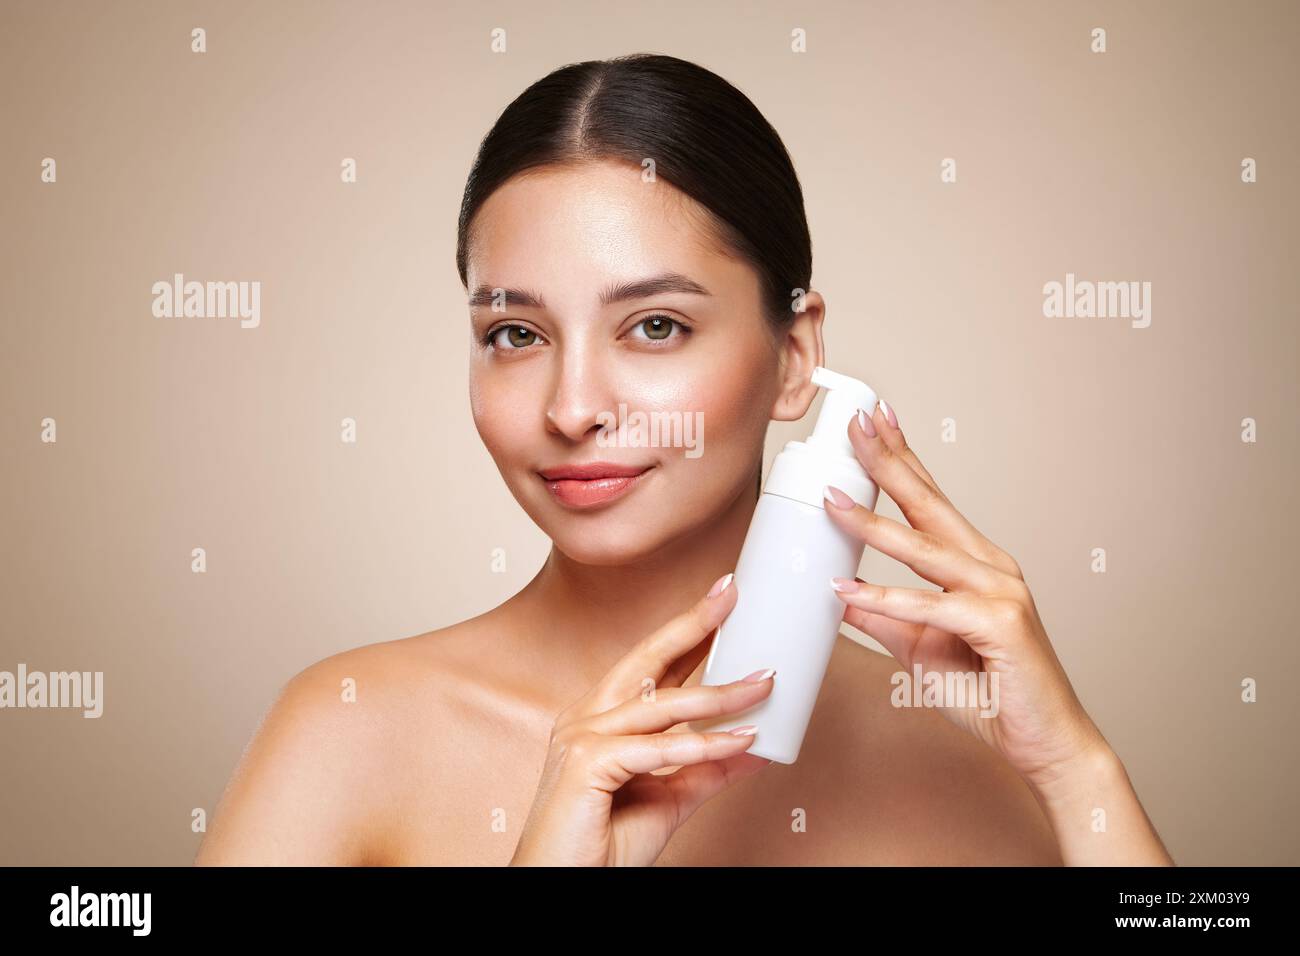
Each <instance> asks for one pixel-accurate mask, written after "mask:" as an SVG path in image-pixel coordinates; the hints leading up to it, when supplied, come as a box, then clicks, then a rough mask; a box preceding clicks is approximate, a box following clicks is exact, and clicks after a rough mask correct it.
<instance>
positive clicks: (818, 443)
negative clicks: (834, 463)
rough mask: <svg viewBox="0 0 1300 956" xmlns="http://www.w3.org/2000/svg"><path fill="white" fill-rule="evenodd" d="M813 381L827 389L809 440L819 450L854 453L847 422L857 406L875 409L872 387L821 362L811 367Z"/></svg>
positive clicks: (872, 410)
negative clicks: (813, 367)
mask: <svg viewBox="0 0 1300 956" xmlns="http://www.w3.org/2000/svg"><path fill="white" fill-rule="evenodd" d="M812 382H813V384H814V385H818V386H820V387H822V388H824V389H826V398H825V399H823V401H822V410H821V412H820V413H819V414H818V415H817V425H816V427H814V428H813V433H812V434H811V435H809V436H808V444H809V445H812V446H814V447H815V448H817V449H818V450H819V451H822V450H824V451H826V452H827V453H830V454H837V455H847V456H848V457H850V458H852V457H854V454H853V445H852V443H851V442H850V441H849V433H848V427H849V422H850V421H852V419H853V416H854V415H856V414H857V413H858V409H859V408H865V409H866V410H867V414H868V415H870V414H871V413H872V412H874V411H875V410H876V393H875V391H874V390H873V389H872V388H871V386H870V385H867V384H866V383H865V382H859V381H858V380H857V379H856V378H850V377H849V376H848V375H841V374H840V373H839V372H832V371H831V370H830V369H828V368H822V367H821V366H820V365H818V366H817V367H816V368H815V369H813V373H812Z"/></svg>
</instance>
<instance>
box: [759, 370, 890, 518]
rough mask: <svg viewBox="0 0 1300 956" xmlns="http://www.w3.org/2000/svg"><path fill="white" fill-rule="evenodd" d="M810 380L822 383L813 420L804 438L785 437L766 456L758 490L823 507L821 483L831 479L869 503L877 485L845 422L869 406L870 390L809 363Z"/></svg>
mask: <svg viewBox="0 0 1300 956" xmlns="http://www.w3.org/2000/svg"><path fill="white" fill-rule="evenodd" d="M812 381H813V384H814V385H817V386H819V387H821V388H824V389H826V397H825V398H824V399H823V400H822V407H821V411H820V412H818V414H817V424H816V425H815V426H814V427H813V432H812V434H811V435H809V436H808V438H807V440H806V441H792V442H786V446H785V448H783V449H782V450H781V453H780V454H779V455H777V456H776V460H775V461H773V462H772V468H771V470H770V471H769V472H768V475H767V483H766V484H765V485H764V486H763V492H764V494H774V495H780V496H781V497H783V498H791V499H793V500H795V501H802V502H803V503H804V504H808V505H812V506H813V507H817V508H824V507H825V499H824V498H823V493H824V491H825V488H826V486H827V485H834V486H835V487H837V488H839V489H840V490H841V491H843V492H844V493H845V494H846V495H848V496H849V497H850V498H852V499H853V500H854V501H856V502H858V503H859V504H861V505H864V506H866V507H867V508H868V509H873V508H875V506H876V495H877V492H878V489H877V487H876V483H875V482H874V481H872V480H871V477H870V476H869V475H868V474H867V472H866V469H864V468H863V467H862V463H861V462H860V461H858V457H857V453H856V452H854V450H853V443H852V442H850V441H849V422H850V421H852V420H853V416H854V415H856V414H857V413H858V409H859V408H865V409H866V410H867V411H868V412H872V411H875V408H876V393H875V390H874V389H872V388H871V386H869V385H867V384H866V383H865V382H860V381H858V380H857V379H856V378H851V377H850V376H848V375H841V374H840V373H839V372H832V371H831V370H830V369H828V368H822V367H821V366H820V365H819V366H817V367H816V368H815V369H813V373H812Z"/></svg>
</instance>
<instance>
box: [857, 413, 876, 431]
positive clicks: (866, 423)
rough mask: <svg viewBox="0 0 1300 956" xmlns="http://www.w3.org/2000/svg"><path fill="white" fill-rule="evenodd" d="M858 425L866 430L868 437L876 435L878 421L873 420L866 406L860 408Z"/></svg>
mask: <svg viewBox="0 0 1300 956" xmlns="http://www.w3.org/2000/svg"><path fill="white" fill-rule="evenodd" d="M858 427H859V428H861V429H862V430H863V431H864V432H866V434H867V437H868V438H875V437H876V423H875V422H873V421H872V420H871V416H870V415H868V414H867V410H866V409H865V408H859V409H858Z"/></svg>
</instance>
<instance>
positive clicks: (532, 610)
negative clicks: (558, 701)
mask: <svg viewBox="0 0 1300 956" xmlns="http://www.w3.org/2000/svg"><path fill="white" fill-rule="evenodd" d="M756 505H757V500H756V499H755V497H754V490H753V487H752V486H750V485H746V487H745V489H744V490H743V491H742V492H740V493H739V494H738V495H737V496H736V498H735V500H734V501H733V502H732V503H731V505H730V506H729V507H728V508H727V509H726V510H725V511H723V512H722V513H721V514H720V515H719V516H718V517H717V518H716V519H715V520H714V521H712V522H710V523H709V524H706V525H703V526H701V527H699V528H697V529H696V530H695V531H694V532H692V533H691V534H690V535H687V536H686V537H683V538H681V539H679V540H677V541H674V542H672V543H671V544H669V545H667V546H666V547H663V548H661V549H659V550H658V551H656V552H655V553H654V554H653V555H652V556H650V557H649V558H647V559H645V560H643V561H639V562H637V563H634V564H625V565H617V566H596V565H589V564H580V563H578V562H576V561H574V560H572V559H571V558H569V557H568V556H567V555H565V554H564V553H563V552H561V551H560V550H559V549H558V548H555V547H552V548H551V553H550V555H549V556H548V557H547V559H546V563H545V564H543V565H542V568H541V570H539V571H538V572H537V574H536V575H535V576H534V577H533V579H532V580H531V581H530V582H529V583H528V584H527V585H526V586H525V587H524V588H523V590H521V591H520V592H519V593H518V594H517V595H515V597H514V598H513V599H512V600H511V602H510V603H511V604H512V605H514V607H513V608H512V609H511V610H512V611H514V612H515V613H518V614H521V615H523V616H524V617H523V618H522V619H523V620H526V621H530V622H533V630H534V633H535V634H537V636H538V639H539V640H542V641H545V642H548V643H553V644H554V645H555V649H558V648H560V647H562V648H563V650H564V652H565V654H566V655H570V659H571V660H572V662H573V664H574V666H575V670H576V671H577V673H575V675H574V677H575V678H576V679H577V681H578V683H579V684H583V683H584V682H587V683H586V684H585V685H584V686H590V684H594V683H595V681H596V680H598V679H599V678H600V677H601V676H602V675H603V674H604V673H605V672H606V671H608V670H609V668H610V667H612V666H613V665H614V663H615V662H616V661H617V660H618V659H619V658H620V657H622V656H623V655H624V654H625V653H626V652H627V651H628V649H629V648H631V647H632V645H634V644H636V643H637V642H638V641H640V640H641V639H642V638H644V637H646V636H648V635H649V634H650V633H652V632H653V631H655V630H656V629H658V628H659V627H660V626H661V625H663V624H664V623H666V622H667V621H668V620H670V619H671V618H673V617H676V616H677V615H678V614H680V613H682V612H683V611H685V610H687V609H688V608H690V607H691V605H693V604H694V603H695V602H696V601H698V600H699V599H700V598H702V597H704V594H705V592H706V591H708V589H709V586H710V585H712V584H713V582H714V581H716V580H717V579H718V578H720V577H721V576H722V575H724V574H726V573H727V572H729V571H734V570H735V567H736V559H737V558H738V557H739V555H740V547H741V545H742V544H743V543H744V541H745V532H746V531H747V530H748V529H749V522H750V519H751V518H752V517H753V515H754V508H755V506H756Z"/></svg>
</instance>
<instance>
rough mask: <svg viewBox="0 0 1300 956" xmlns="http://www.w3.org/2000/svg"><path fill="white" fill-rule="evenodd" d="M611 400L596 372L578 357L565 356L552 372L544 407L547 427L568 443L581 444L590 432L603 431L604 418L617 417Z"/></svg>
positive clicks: (604, 382) (604, 384) (606, 386)
mask: <svg viewBox="0 0 1300 956" xmlns="http://www.w3.org/2000/svg"><path fill="white" fill-rule="evenodd" d="M611 397H612V391H611V389H610V387H609V385H608V383H607V382H606V381H605V377H604V376H603V375H602V374H601V372H600V370H598V369H597V368H595V367H594V366H593V364H592V363H590V362H585V361H583V360H582V359H581V358H579V357H573V356H565V357H564V358H563V359H562V360H561V361H560V363H559V365H558V368H557V369H556V372H555V382H554V385H553V387H552V389H551V395H550V400H549V402H548V403H547V406H546V421H547V425H548V427H549V428H550V430H551V431H554V432H557V433H559V434H562V435H564V436H565V437H566V438H568V439H569V440H571V441H575V442H577V441H581V440H582V439H583V438H584V437H586V435H587V433H588V432H590V431H591V430H592V429H600V428H601V427H603V423H604V422H605V421H606V418H605V417H604V416H605V415H609V414H613V415H615V416H616V415H617V410H616V409H615V408H613V407H612V406H611V404H610V402H611Z"/></svg>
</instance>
